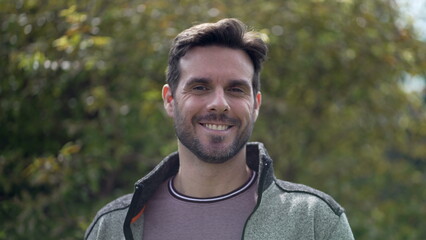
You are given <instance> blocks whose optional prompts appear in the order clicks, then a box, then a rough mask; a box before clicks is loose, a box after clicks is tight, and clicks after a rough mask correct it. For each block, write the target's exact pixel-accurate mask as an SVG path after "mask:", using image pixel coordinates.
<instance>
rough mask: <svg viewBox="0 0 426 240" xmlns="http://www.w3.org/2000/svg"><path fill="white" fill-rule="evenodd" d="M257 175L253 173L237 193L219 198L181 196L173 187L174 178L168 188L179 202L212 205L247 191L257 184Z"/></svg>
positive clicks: (233, 192)
mask: <svg viewBox="0 0 426 240" xmlns="http://www.w3.org/2000/svg"><path fill="white" fill-rule="evenodd" d="M256 175H257V173H256V172H255V171H252V174H251V177H250V179H249V180H248V181H247V182H246V183H245V184H244V185H242V186H241V187H239V188H237V189H236V190H235V191H232V192H230V193H227V194H224V195H220V196H217V197H211V198H195V197H190V196H186V195H183V194H180V193H179V192H178V191H176V189H175V188H174V186H173V180H174V178H175V177H174V176H173V177H172V178H170V180H169V183H168V188H169V192H170V194H171V195H172V196H173V197H175V198H177V199H179V200H183V201H188V202H196V203H212V202H218V201H223V200H226V199H229V198H232V197H234V196H237V195H238V194H240V193H242V192H244V191H246V190H247V189H249V188H250V186H251V185H253V183H254V182H255V180H256Z"/></svg>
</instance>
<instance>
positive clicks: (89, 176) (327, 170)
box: [0, 0, 426, 239]
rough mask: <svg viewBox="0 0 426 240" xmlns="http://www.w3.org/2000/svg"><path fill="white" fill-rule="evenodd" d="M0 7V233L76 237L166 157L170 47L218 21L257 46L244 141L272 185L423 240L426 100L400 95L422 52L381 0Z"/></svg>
mask: <svg viewBox="0 0 426 240" xmlns="http://www.w3.org/2000/svg"><path fill="white" fill-rule="evenodd" d="M0 4H1V10H0V12H1V15H0V16H1V20H2V21H1V22H2V25H1V36H2V38H1V40H0V41H1V45H0V57H1V61H0V78H1V80H0V99H1V104H0V199H1V200H0V219H1V227H0V239H9V238H14V239H28V238H36V239H38V238H43V239H57V238H61V239H74V238H81V236H82V235H83V233H84V230H85V229H86V228H87V226H88V224H89V223H90V221H91V220H92V218H93V216H94V214H95V212H96V210H97V209H99V208H100V207H101V206H103V205H104V204H105V203H107V202H108V201H111V200H112V199H114V198H116V197H117V196H120V195H122V194H124V193H128V192H132V191H133V189H132V188H131V186H132V184H133V183H134V182H135V181H136V180H137V179H138V178H140V177H141V176H143V175H144V174H145V173H147V171H149V170H150V169H151V168H152V167H153V166H154V165H155V164H156V163H157V162H158V161H160V159H162V158H163V157H164V156H165V155H167V154H169V153H170V152H171V151H174V150H175V149H176V143H175V140H174V139H175V137H174V133H173V128H172V123H171V121H170V120H169V119H168V118H167V117H166V115H165V114H164V112H163V110H162V102H161V95H160V90H161V86H162V85H163V83H164V78H165V77H164V70H165V67H166V58H167V53H168V47H169V43H170V41H171V39H172V38H173V37H174V36H175V35H176V34H177V33H178V32H179V31H181V30H183V29H184V28H186V27H189V26H190V25H192V24H193V23H199V22H206V21H216V20H218V19H220V18H223V17H237V18H240V19H241V20H243V21H244V22H246V23H248V24H249V25H250V26H251V27H253V28H254V29H256V30H259V31H260V32H261V33H262V37H263V38H265V40H267V41H268V42H269V48H270V55H269V60H268V61H267V62H266V64H265V68H264V71H263V74H262V76H261V78H262V91H263V93H264V94H263V99H264V101H263V105H262V108H261V114H260V117H259V119H258V121H257V123H256V127H255V132H254V134H253V137H252V139H253V140H257V141H262V142H264V143H265V145H266V146H267V148H268V150H269V152H270V154H271V155H272V156H273V158H274V159H275V162H274V165H275V168H276V170H277V175H279V177H281V178H283V179H286V180H291V181H296V182H300V183H304V184H307V185H310V186H313V187H316V188H318V189H320V190H322V191H325V192H327V193H329V194H330V195H332V196H334V197H335V198H336V199H337V200H338V201H339V202H340V203H342V205H343V206H344V207H345V208H346V210H347V214H348V217H349V221H350V223H351V226H352V228H353V231H354V234H355V237H356V239H422V238H424V237H425V236H426V230H425V229H422V228H421V226H420V224H421V223H422V221H423V220H422V219H423V216H424V215H425V214H426V209H425V208H424V206H423V205H424V204H423V202H422V199H425V197H426V190H424V189H426V188H424V184H423V183H424V182H425V178H426V176H425V172H426V171H425V162H426V152H425V150H424V147H423V146H424V144H425V141H426V126H425V122H426V121H425V106H424V104H422V102H421V100H420V97H418V96H413V95H408V94H407V93H405V92H403V91H402V90H401V88H400V82H401V76H402V75H403V74H404V73H406V72H408V73H411V74H413V75H425V72H424V69H426V65H425V64H426V59H425V56H426V54H425V53H426V45H425V43H424V42H422V41H419V40H416V38H415V35H414V31H413V29H412V28H411V26H410V25H407V26H399V25H398V16H399V13H398V11H397V9H396V7H395V6H394V4H393V1H391V0H379V1H367V0H352V1H348V0H341V1H331V0H321V1H320V0H312V1H295V0H289V1H285V2H282V1H278V0H276V1H267V2H265V1H260V0H251V1H241V0H231V1H226V3H225V2H221V1H180V2H179V4H178V3H177V2H174V1H166V0H156V1H150V0H148V1H124V0H118V1H114V2H108V1H106V2H105V1H88V2H81V1H71V2H69V1H55V2H49V1H44V2H43V3H42V4H40V3H37V2H35V1H17V2H12V1H11V2H1V3H0ZM241 6H244V7H241ZM253 13H256V14H253ZM319 180H320V181H319Z"/></svg>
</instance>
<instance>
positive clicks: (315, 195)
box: [275, 180, 345, 216]
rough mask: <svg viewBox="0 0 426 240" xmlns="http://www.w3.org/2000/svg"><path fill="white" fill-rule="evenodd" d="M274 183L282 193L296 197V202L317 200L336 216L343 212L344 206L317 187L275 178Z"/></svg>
mask: <svg viewBox="0 0 426 240" xmlns="http://www.w3.org/2000/svg"><path fill="white" fill-rule="evenodd" d="M275 184H276V186H277V187H278V189H280V190H281V191H282V192H283V193H289V194H290V195H292V196H291V197H292V198H297V201H298V202H304V201H305V202H312V201H314V202H317V203H318V205H320V206H323V207H325V208H328V209H329V210H331V211H332V212H333V213H334V214H335V215H337V216H340V215H342V214H343V213H344V212H345V210H344V208H343V207H341V206H340V204H339V203H337V202H336V201H335V200H334V199H333V197H331V196H330V195H328V194H326V193H324V192H321V191H319V190H317V189H314V188H312V187H309V186H306V185H303V184H298V183H292V182H287V181H283V180H276V181H275Z"/></svg>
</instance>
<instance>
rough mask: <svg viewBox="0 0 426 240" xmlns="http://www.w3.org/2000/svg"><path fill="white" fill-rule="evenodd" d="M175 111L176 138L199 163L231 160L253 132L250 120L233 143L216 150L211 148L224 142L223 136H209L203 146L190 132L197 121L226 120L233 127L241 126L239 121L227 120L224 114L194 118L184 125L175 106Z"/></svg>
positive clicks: (252, 121) (183, 120) (217, 162)
mask: <svg viewBox="0 0 426 240" xmlns="http://www.w3.org/2000/svg"><path fill="white" fill-rule="evenodd" d="M175 110H176V111H175V118H174V125H175V131H176V135H177V138H178V139H179V141H180V142H181V143H182V144H183V145H184V146H185V147H186V148H188V149H189V150H190V151H191V152H192V153H193V154H194V155H195V156H197V157H198V158H199V159H200V160H201V161H204V162H206V163H216V164H219V163H224V162H226V161H228V160H229V159H231V158H233V157H234V156H235V155H237V154H238V153H239V152H240V151H241V149H242V148H243V147H244V146H245V145H246V143H247V142H248V140H249V139H250V136H251V133H252V131H253V125H254V120H253V119H252V120H251V121H250V123H249V124H248V125H247V126H246V127H245V128H244V129H242V131H241V132H240V133H239V134H238V135H237V136H236V137H235V139H234V141H233V142H232V143H231V145H230V146H228V147H227V148H216V147H215V146H212V145H216V144H220V143H222V142H223V141H224V140H225V137H224V136H215V135H212V136H209V143H208V146H204V145H203V144H202V143H201V141H200V139H199V138H198V137H197V136H196V135H195V133H194V131H192V129H194V125H195V124H198V122H199V119H209V120H212V119H215V120H216V119H220V120H223V119H228V120H227V121H232V122H233V123H234V124H233V125H234V126H233V127H238V126H241V123H240V121H238V120H235V119H229V117H227V116H226V115H224V114H222V115H217V114H209V115H207V116H202V117H198V118H196V117H194V119H191V120H192V121H191V122H190V123H188V122H186V123H185V119H184V117H183V116H181V114H180V112H179V111H178V110H177V106H175ZM195 119H196V120H195ZM188 124H189V125H188Z"/></svg>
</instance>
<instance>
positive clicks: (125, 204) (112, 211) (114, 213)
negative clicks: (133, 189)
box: [85, 194, 133, 239]
mask: <svg viewBox="0 0 426 240" xmlns="http://www.w3.org/2000/svg"><path fill="white" fill-rule="evenodd" d="M132 196H133V194H127V195H124V196H122V197H119V198H117V199H115V200H114V201H112V202H110V203H108V204H106V205H105V206H104V207H103V208H101V209H100V210H99V211H98V213H97V214H96V216H95V218H94V219H93V222H92V223H91V224H90V226H89V227H88V228H87V230H86V234H85V239H89V236H91V235H97V233H95V232H99V231H100V230H101V228H111V226H108V225H112V226H114V225H115V226H114V227H115V228H117V227H119V228H120V229H121V228H122V226H123V224H122V223H124V218H125V216H126V214H127V209H128V208H129V206H130V202H131V200H132ZM101 225H102V226H101ZM111 230H112V229H111Z"/></svg>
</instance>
